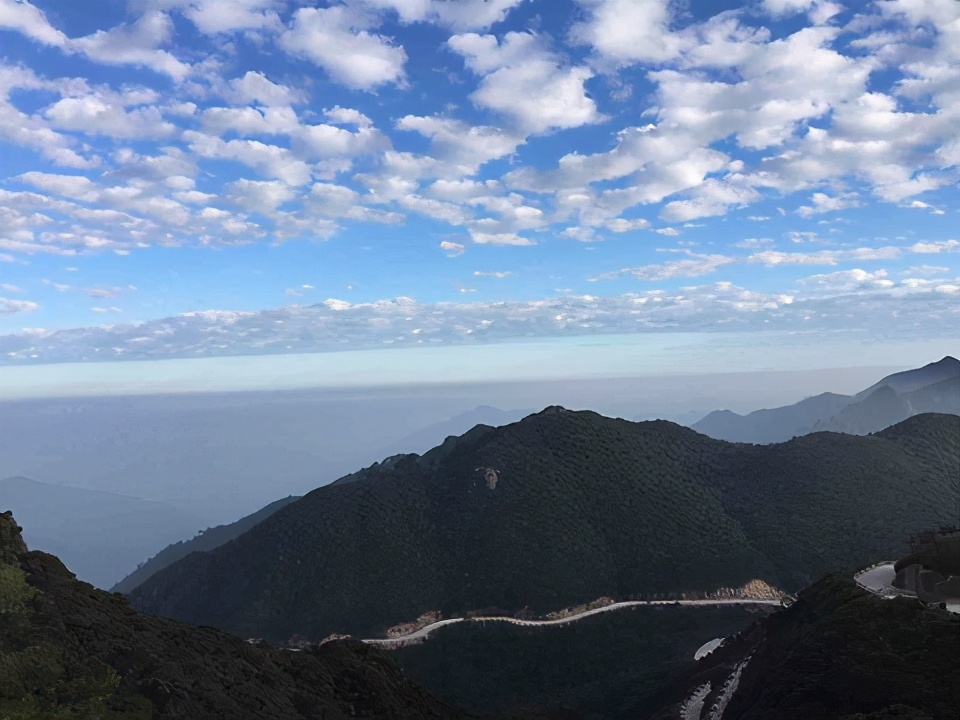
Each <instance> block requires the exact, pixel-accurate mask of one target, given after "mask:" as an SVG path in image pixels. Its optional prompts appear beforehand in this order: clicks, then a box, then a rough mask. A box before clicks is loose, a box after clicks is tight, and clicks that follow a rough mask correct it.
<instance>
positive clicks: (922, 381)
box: [690, 355, 960, 444]
mask: <svg viewBox="0 0 960 720" xmlns="http://www.w3.org/2000/svg"><path fill="white" fill-rule="evenodd" d="M938 388H939V392H937V389H938ZM925 412H943V413H951V414H954V415H960V360H957V359H956V358H954V357H953V356H951V355H947V356H945V357H944V358H942V359H941V360H938V361H936V362H932V363H928V364H927V365H924V366H923V367H920V368H914V369H911V370H904V371H901V372H897V373H892V374H890V375H887V376H886V377H884V378H882V379H881V380H879V381H878V382H876V383H874V384H873V385H871V386H870V387H868V388H866V389H865V390H862V391H860V392H859V393H856V394H855V395H840V394H837V393H829V392H827V393H821V394H819V395H814V396H812V397H808V398H804V399H803V400H800V401H798V402H796V403H794V404H792V405H784V406H781V407H776V408H765V409H761V410H755V411H753V412H750V413H747V414H746V415H740V414H738V413H735V412H732V411H730V410H714V411H713V412H710V413H708V414H707V415H705V416H704V417H702V418H701V419H700V420H698V421H697V422H695V423H693V424H692V425H690V427H691V428H693V429H694V430H696V431H698V432H702V433H704V434H705V435H709V436H710V437H713V438H716V439H718V440H727V441H730V442H750V443H755V444H766V443H773V442H783V441H785V440H789V439H790V438H792V437H798V436H800V435H806V434H808V433H811V432H816V431H820V430H830V431H834V432H846V433H851V434H857V435H867V434H870V433H872V432H876V431H878V430H882V429H883V428H885V427H888V426H889V425H892V424H895V423H897V422H900V421H901V420H904V419H906V418H907V417H909V416H910V415H914V414H922V413H925Z"/></svg>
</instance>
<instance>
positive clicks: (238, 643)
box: [0, 513, 467, 720]
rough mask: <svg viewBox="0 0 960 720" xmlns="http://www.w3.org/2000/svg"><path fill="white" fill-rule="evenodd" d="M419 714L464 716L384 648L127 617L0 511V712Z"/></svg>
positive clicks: (327, 719) (122, 607) (326, 718)
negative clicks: (280, 640)
mask: <svg viewBox="0 0 960 720" xmlns="http://www.w3.org/2000/svg"><path fill="white" fill-rule="evenodd" d="M61 717H64V718H65V717H71V718H73V717H84V718H94V717H96V718H101V719H106V718H124V719H130V720H136V719H138V718H143V719H151V720H152V719H159V718H234V719H237V720H241V719H243V718H251V719H253V718H256V719H257V720H260V719H261V718H305V719H310V720H313V719H316V720H321V719H322V720H336V719H339V718H355V717H359V718H410V719H416V718H423V719H424V720H426V719H428V718H429V719H436V720H455V719H457V718H465V717H467V716H465V715H464V714H462V713H460V712H459V711H457V710H456V709H454V708H452V707H450V706H448V705H446V704H444V703H442V702H440V701H439V700H437V699H435V698H434V697H432V696H431V695H430V694H428V693H427V692H426V691H425V690H423V689H422V688H421V687H420V686H418V685H417V684H415V683H414V682H413V681H412V680H410V679H408V678H406V677H405V676H404V675H403V673H402V671H401V670H400V669H399V668H398V667H397V665H396V664H395V663H394V662H393V661H392V660H391V659H390V658H389V657H388V656H387V655H386V654H384V653H383V652H381V651H379V650H376V649H374V648H371V647H369V646H366V645H364V644H362V643H360V642H357V641H354V640H349V639H347V640H338V641H335V642H329V643H325V644H324V645H322V646H320V647H315V648H313V649H309V650H305V651H303V652H297V653H294V652H284V651H276V650H273V649H271V648H268V647H265V646H261V645H252V644H250V643H247V642H245V641H243V640H241V639H239V638H236V637H233V636H230V635H227V634H226V633H223V632H220V631H218V630H215V629H213V628H206V627H190V626H188V625H184V624H182V623H179V622H176V621H173V620H168V619H165V618H158V617H145V616H142V615H138V614H137V613H136V612H134V611H133V610H132V609H131V608H130V606H129V605H128V603H127V601H126V599H125V598H124V597H123V596H122V595H119V594H110V593H106V592H102V591H100V590H96V589H95V588H93V587H92V586H90V585H88V584H87V583H83V582H79V581H77V580H76V579H75V577H74V575H73V574H72V573H71V572H70V571H69V570H67V568H66V567H65V566H64V565H63V563H61V562H60V561H59V560H58V559H57V558H56V557H54V556H52V555H48V554H46V553H42V552H30V551H28V550H27V548H26V546H25V545H24V544H23V541H22V539H21V537H20V528H19V527H18V526H17V524H16V522H15V521H14V519H13V517H12V515H10V514H9V513H4V514H2V515H0V718H10V719H11V720H13V719H17V720H19V719H22V718H44V719H45V720H46V719H52V718H61Z"/></svg>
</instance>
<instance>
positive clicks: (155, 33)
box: [71, 12, 190, 80]
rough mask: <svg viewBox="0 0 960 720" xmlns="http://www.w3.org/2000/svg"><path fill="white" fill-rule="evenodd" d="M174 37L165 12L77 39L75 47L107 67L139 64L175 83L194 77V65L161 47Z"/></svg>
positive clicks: (73, 44)
mask: <svg viewBox="0 0 960 720" xmlns="http://www.w3.org/2000/svg"><path fill="white" fill-rule="evenodd" d="M172 34H173V22H172V21H171V20H170V18H169V16H167V15H166V14H164V13H162V12H148V13H145V14H144V15H142V16H141V17H140V18H139V19H138V20H137V21H136V22H135V23H134V24H133V25H126V24H121V25H118V26H116V27H114V28H111V29H110V30H97V31H96V32H95V33H93V34H92V35H87V36H85V37H81V38H76V39H75V40H72V41H71V47H73V48H75V49H76V50H78V51H79V52H81V53H83V54H84V55H86V56H87V57H88V58H90V59H91V60H94V61H96V62H98V63H103V64H104V65H139V66H142V67H147V68H150V69H151V70H154V71H156V72H158V73H163V74H165V75H169V76H170V77H171V78H173V79H174V80H183V79H184V78H186V77H187V75H189V74H190V66H189V65H187V64H185V63H183V62H181V61H180V60H178V59H177V58H176V57H174V56H173V55H172V54H171V53H169V52H167V51H166V50H160V49H159V47H160V46H161V45H163V44H165V43H167V42H168V41H169V40H170V38H171V36H172Z"/></svg>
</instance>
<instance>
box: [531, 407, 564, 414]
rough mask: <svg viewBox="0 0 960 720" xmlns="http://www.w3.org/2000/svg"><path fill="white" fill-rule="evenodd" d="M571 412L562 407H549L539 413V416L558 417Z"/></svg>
mask: <svg viewBox="0 0 960 720" xmlns="http://www.w3.org/2000/svg"><path fill="white" fill-rule="evenodd" d="M567 412H570V410H567V409H566V408H565V407H563V406H562V405H548V406H547V407H545V408H544V409H543V410H541V411H540V412H538V413H537V415H557V414H558V413H567Z"/></svg>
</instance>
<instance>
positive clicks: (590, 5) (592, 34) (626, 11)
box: [570, 0, 689, 65]
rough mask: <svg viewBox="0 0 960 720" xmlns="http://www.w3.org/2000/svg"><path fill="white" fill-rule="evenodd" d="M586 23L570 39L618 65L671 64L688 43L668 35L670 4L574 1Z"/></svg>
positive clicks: (626, 0) (657, 1)
mask: <svg viewBox="0 0 960 720" xmlns="http://www.w3.org/2000/svg"><path fill="white" fill-rule="evenodd" d="M577 3H578V4H579V5H581V6H582V7H583V9H584V10H585V11H586V19H585V20H582V21H579V22H576V23H574V25H573V27H572V28H571V30H570V38H571V40H573V41H574V42H575V43H579V44H583V45H590V46H591V47H593V49H594V50H595V51H596V52H597V53H598V54H599V55H600V56H601V58H603V59H604V60H608V61H611V62H613V63H615V64H617V65H630V64H633V63H636V62H640V61H646V62H664V61H667V60H672V59H674V58H675V57H677V56H678V55H679V54H680V51H681V50H682V49H683V48H684V46H685V45H688V44H689V41H688V40H687V39H685V38H684V37H683V36H681V35H678V34H675V33H672V32H671V31H670V29H669V28H670V23H671V20H672V18H671V13H670V5H671V3H670V2H669V0H577Z"/></svg>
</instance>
